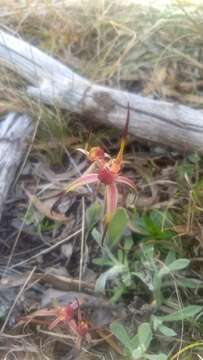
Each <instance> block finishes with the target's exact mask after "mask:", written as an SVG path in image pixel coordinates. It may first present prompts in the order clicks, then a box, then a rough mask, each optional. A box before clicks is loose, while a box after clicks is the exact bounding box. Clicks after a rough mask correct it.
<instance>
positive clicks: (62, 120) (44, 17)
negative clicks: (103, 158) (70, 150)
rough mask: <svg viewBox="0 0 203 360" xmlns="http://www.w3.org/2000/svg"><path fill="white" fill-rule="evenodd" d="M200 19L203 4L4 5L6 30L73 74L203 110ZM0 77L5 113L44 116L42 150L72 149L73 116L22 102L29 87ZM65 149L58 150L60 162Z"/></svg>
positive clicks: (1, 105)
mask: <svg viewBox="0 0 203 360" xmlns="http://www.w3.org/2000/svg"><path fill="white" fill-rule="evenodd" d="M202 17H203V4H201V3H200V4H196V5H195V4H193V5H191V4H189V2H187V4H185V3H184V2H183V1H177V2H172V3H171V5H168V6H166V7H163V8H161V9H158V8H153V7H143V6H142V5H141V4H138V3H134V2H133V1H129V2H128V3H126V4H125V5H124V4H123V3H122V1H121V0H120V1H115V0H106V1H105V0H99V1H96V2H95V1H91V0H86V1H82V0H81V1H78V2H77V3H74V2H69V1H54V2H52V1H47V0H43V1H38V0H37V1H27V2H26V4H25V3H24V2H23V1H22V2H21V1H14V0H9V2H7V1H5V0H2V1H1V26H2V27H4V28H9V29H12V31H14V33H18V34H20V35H21V36H22V37H23V38H24V39H27V40H28V41H29V42H31V43H32V44H34V45H36V46H38V47H39V48H41V49H42V50H44V51H45V52H47V53H48V54H50V55H53V56H54V57H56V58H58V59H59V60H60V61H61V62H63V63H65V64H67V65H68V66H70V67H71V68H72V69H74V70H75V71H76V72H78V73H80V74H82V75H84V76H86V77H88V78H91V79H93V80H94V81H97V82H99V83H105V84H107V85H110V86H115V87H118V88H127V89H128V90H129V91H136V92H140V93H142V94H144V95H147V96H153V97H155V98H157V97H158V98H160V97H161V98H163V99H167V100H173V101H174V100H175V101H178V102H181V103H184V104H188V105H191V106H193V107H198V108H202V107H203V100H202V96H201V93H202V88H203V80H202V78H203V54H202V50H201V48H202V43H203V40H202V38H203V37H202V35H203V34H202ZM0 76H1V84H0V95H1V102H0V109H1V111H2V112H3V111H7V110H18V111H22V110H25V109H26V110H29V112H30V111H31V112H32V116H33V117H35V118H39V117H40V123H41V126H40V129H41V130H42V132H39V133H38V134H39V139H40V142H38V147H39V148H42V149H43V150H45V151H47V152H50V148H48V147H47V140H48V138H49V139H50V141H49V144H50V143H51V144H52V145H51V146H52V149H53V148H54V149H56V148H58V145H57V144H59V143H62V145H63V146H67V145H68V140H67V136H66V135H67V133H68V132H69V135H70V131H69V129H68V124H69V121H68V122H67V117H68V116H67V115H65V116H64V114H61V113H60V111H58V110H57V109H55V110H53V109H48V108H47V107H45V106H43V105H40V108H39V106H38V105H37V104H36V103H34V102H33V101H31V100H30V99H28V98H27V97H25V92H24V86H25V84H24V82H23V81H22V80H21V79H19V77H17V76H13V75H12V74H10V73H9V72H8V71H7V70H5V69H4V68H2V67H1V68H0ZM56 118H57V119H58V121H57V123H56V122H55V119H56ZM64 132H65V134H64ZM82 132H83V130H82V131H81V133H82ZM81 133H80V140H79V141H80V142H81ZM71 135H72V134H71ZM77 136H78V134H77ZM63 146H60V147H59V149H58V150H59V153H58V154H59V155H58V157H59V161H60V159H61V156H62V154H63Z"/></svg>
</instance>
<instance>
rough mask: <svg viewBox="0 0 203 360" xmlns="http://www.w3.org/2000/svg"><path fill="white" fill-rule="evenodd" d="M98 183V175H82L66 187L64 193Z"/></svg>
mask: <svg viewBox="0 0 203 360" xmlns="http://www.w3.org/2000/svg"><path fill="white" fill-rule="evenodd" d="M98 181H99V179H98V174H97V173H93V174H87V175H82V176H80V177H79V178H78V179H76V180H75V181H73V182H72V183H70V184H69V185H68V186H67V188H66V189H65V191H66V192H68V191H74V190H75V189H77V188H78V187H81V186H84V185H88V184H92V183H95V182H98Z"/></svg>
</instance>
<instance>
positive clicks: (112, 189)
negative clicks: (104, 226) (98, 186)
mask: <svg viewBox="0 0 203 360" xmlns="http://www.w3.org/2000/svg"><path fill="white" fill-rule="evenodd" d="M117 204H118V190H117V186H116V184H115V183H112V184H110V185H106V215H105V222H106V223H109V221H110V220H111V217H112V215H113V213H114V211H115V210H116V208H117Z"/></svg>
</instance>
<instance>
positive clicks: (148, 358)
mask: <svg viewBox="0 0 203 360" xmlns="http://www.w3.org/2000/svg"><path fill="white" fill-rule="evenodd" d="M201 310H202V306H199V305H189V306H186V307H184V308H181V309H179V310H178V311H175V312H173V313H171V314H169V315H164V316H155V315H152V316H151V317H150V321H149V322H144V323H142V324H141V325H139V326H138V328H137V332H136V334H135V335H133V336H131V337H130V336H129V335H128V333H127V331H126V329H125V327H124V326H123V325H122V324H121V323H120V322H115V323H113V324H112V325H111V331H112V333H113V334H114V336H115V337H116V338H117V339H118V340H119V341H120V343H121V344H122V345H123V347H124V355H125V356H128V358H130V359H132V360H140V359H142V360H167V359H168V355H166V354H165V353H162V352H159V353H157V354H155V353H154V354H150V353H149V352H150V345H151V343H152V340H153V339H155V338H156V336H159V334H160V333H161V334H162V335H164V337H165V338H171V337H173V336H176V335H177V334H176V332H175V331H174V330H173V329H171V328H170V327H168V326H166V325H165V324H164V323H165V322H173V323H174V322H177V321H183V320H189V319H191V318H193V317H194V316H195V315H197V314H198V313H199V312H200V311H201Z"/></svg>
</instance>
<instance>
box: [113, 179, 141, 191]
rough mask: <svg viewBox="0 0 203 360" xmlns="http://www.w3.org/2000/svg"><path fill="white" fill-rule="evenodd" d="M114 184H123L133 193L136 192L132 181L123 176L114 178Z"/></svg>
mask: <svg viewBox="0 0 203 360" xmlns="http://www.w3.org/2000/svg"><path fill="white" fill-rule="evenodd" d="M116 182H117V183H118V184H125V185H127V186H129V187H130V188H131V189H133V190H135V191H136V190H137V187H136V185H135V183H134V181H132V180H131V179H129V178H127V177H125V176H118V177H117V178H116Z"/></svg>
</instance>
